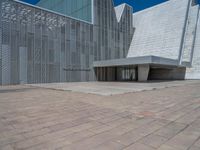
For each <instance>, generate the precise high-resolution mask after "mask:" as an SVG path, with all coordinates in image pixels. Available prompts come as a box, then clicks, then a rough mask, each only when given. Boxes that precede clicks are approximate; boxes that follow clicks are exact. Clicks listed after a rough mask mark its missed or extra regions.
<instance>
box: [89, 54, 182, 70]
mask: <svg viewBox="0 0 200 150" xmlns="http://www.w3.org/2000/svg"><path fill="white" fill-rule="evenodd" d="M138 65H150V66H151V67H162V68H164V67H167V68H177V67H185V66H182V65H179V61H178V60H174V59H169V58H163V57H157V56H142V57H129V58H122V59H112V60H102V61H95V62H94V63H93V67H95V68H99V67H119V66H121V67H122V66H138Z"/></svg>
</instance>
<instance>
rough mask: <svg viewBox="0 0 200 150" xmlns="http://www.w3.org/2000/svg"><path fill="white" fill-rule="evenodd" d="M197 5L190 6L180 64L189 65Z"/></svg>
mask: <svg viewBox="0 0 200 150" xmlns="http://www.w3.org/2000/svg"><path fill="white" fill-rule="evenodd" d="M198 12H199V5H196V6H192V5H191V6H190V10H189V13H188V20H187V24H186V30H185V35H184V36H185V38H184V42H183V47H182V54H181V55H182V56H181V62H188V63H191V59H192V53H193V48H194V41H195V35H196V26H197V21H198Z"/></svg>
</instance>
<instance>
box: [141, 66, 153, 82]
mask: <svg viewBox="0 0 200 150" xmlns="http://www.w3.org/2000/svg"><path fill="white" fill-rule="evenodd" d="M149 70H150V67H149V65H138V81H139V82H143V81H147V79H148V76H149Z"/></svg>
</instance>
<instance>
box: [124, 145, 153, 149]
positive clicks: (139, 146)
mask: <svg viewBox="0 0 200 150" xmlns="http://www.w3.org/2000/svg"><path fill="white" fill-rule="evenodd" d="M124 150H155V149H154V148H152V147H150V146H147V145H145V144H141V143H135V144H132V145H130V146H128V147H127V148H125V149H124Z"/></svg>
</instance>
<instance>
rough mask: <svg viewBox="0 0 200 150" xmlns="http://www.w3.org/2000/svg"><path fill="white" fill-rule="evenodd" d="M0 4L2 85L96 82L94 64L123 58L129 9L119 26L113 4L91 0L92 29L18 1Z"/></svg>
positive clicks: (109, 0) (127, 40) (128, 37)
mask: <svg viewBox="0 0 200 150" xmlns="http://www.w3.org/2000/svg"><path fill="white" fill-rule="evenodd" d="M0 5H1V7H0V8H1V22H0V24H1V26H2V29H1V30H0V31H1V32H2V40H0V41H2V44H1V46H0V47H1V49H2V51H1V55H2V56H3V57H2V58H1V57H0V58H1V61H0V63H1V64H2V65H1V66H2V67H1V68H0V71H1V72H0V74H1V76H0V77H1V80H0V81H1V84H20V83H49V82H72V81H94V80H96V78H95V72H94V69H93V66H92V64H93V61H95V60H104V59H112V58H122V57H126V54H127V51H128V47H129V45H130V42H131V38H132V35H133V28H132V8H131V7H129V6H126V8H125V9H124V12H123V15H122V18H121V21H120V22H118V21H117V18H116V15H115V10H114V5H113V2H112V0H101V1H99V0H94V12H93V13H94V16H95V17H94V18H95V20H94V21H93V23H94V24H92V23H87V22H84V21H80V20H77V19H73V18H70V17H67V16H64V15H60V14H57V13H56V12H55V13H54V12H52V11H47V10H44V9H42V8H41V9H40V8H38V7H34V6H30V5H26V4H24V3H20V2H17V1H12V0H1V1H0ZM1 32H0V33H1ZM0 37H1V36H0Z"/></svg>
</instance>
